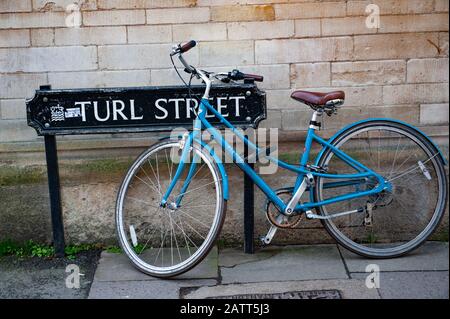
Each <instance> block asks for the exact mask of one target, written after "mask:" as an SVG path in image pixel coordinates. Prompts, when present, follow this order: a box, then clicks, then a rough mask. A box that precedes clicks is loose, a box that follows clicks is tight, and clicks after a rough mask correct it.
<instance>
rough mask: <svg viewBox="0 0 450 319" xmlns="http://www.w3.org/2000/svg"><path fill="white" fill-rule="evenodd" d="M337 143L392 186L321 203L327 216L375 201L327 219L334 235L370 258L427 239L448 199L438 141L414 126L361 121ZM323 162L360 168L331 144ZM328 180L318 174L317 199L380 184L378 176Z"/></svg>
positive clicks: (339, 168)
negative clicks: (346, 182)
mask: <svg viewBox="0 0 450 319" xmlns="http://www.w3.org/2000/svg"><path fill="white" fill-rule="evenodd" d="M333 144H334V146H336V147H338V148H339V149H340V150H342V151H344V152H345V153H347V154H348V155H350V156H352V157H353V158H354V159H355V160H357V161H359V162H360V163H362V164H363V165H365V166H366V167H368V168H370V169H372V170H373V171H375V172H377V173H378V174H380V175H381V176H383V177H384V178H385V180H387V181H388V182H390V183H391V185H392V190H391V191H383V192H382V193H379V194H376V195H372V196H367V197H363V198H357V199H353V200H349V201H345V202H339V203H334V204H331V205H326V206H323V207H320V208H319V209H318V212H319V214H321V215H325V216H326V215H331V214H333V213H338V212H344V211H351V210H355V209H358V208H361V207H366V205H368V204H369V205H371V206H372V207H373V209H372V210H371V212H370V210H369V212H367V211H366V212H364V213H355V214H350V215H346V216H341V217H337V218H331V219H328V220H324V221H323V224H324V226H325V228H326V229H327V231H328V232H329V233H330V234H331V236H332V237H334V238H335V239H336V240H337V241H338V242H339V243H340V244H341V245H342V246H344V247H345V248H347V249H349V250H351V251H353V252H355V253H357V254H359V255H362V256H365V257H369V258H390V257H397V256H401V255H404V254H406V253H408V252H410V251H412V250H413V249H415V248H417V247H418V246H419V245H421V244H422V243H424V242H425V240H426V239H427V238H428V237H429V236H430V235H431V234H432V233H433V231H434V230H435V229H436V227H437V226H438V224H439V222H440V221H441V219H442V217H443V215H444V211H445V206H446V202H447V177H446V174H445V168H444V164H443V162H442V159H441V158H440V155H439V154H438V151H437V150H436V148H435V147H434V145H433V144H432V143H430V141H429V140H428V139H426V138H425V137H424V136H423V135H422V134H421V133H419V132H418V131H416V130H414V129H413V128H411V127H409V126H407V125H403V124H400V123H397V122H393V121H372V122H366V123H361V124H359V125H356V126H354V127H352V128H350V129H348V130H346V131H344V132H343V133H341V134H340V135H339V136H338V137H337V138H336V139H335V140H334V142H333ZM319 165H320V166H321V167H327V168H328V169H329V171H330V172H333V173H338V174H349V173H355V170H354V169H352V168H351V167H350V166H348V165H347V164H345V163H343V162H342V161H341V160H339V159H338V158H337V156H336V155H335V154H334V153H333V152H331V151H330V150H328V151H326V152H325V153H324V155H323V156H322V157H321V159H320V160H319ZM328 182H330V181H329V180H327V179H326V178H318V180H317V187H316V188H315V196H316V200H317V201H322V200H324V199H327V198H331V197H335V196H339V195H344V194H347V193H354V192H359V191H366V190H370V189H373V188H375V187H376V186H377V181H376V179H373V178H368V179H365V180H362V181H361V182H360V183H356V184H353V185H350V186H345V187H338V188H331V187H327V186H326V185H327V183H328ZM328 185H330V184H328Z"/></svg>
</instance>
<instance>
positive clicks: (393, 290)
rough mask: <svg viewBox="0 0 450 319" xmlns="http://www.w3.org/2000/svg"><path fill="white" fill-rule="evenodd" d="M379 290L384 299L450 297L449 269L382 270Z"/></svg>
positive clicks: (356, 276) (359, 276) (358, 277)
mask: <svg viewBox="0 0 450 319" xmlns="http://www.w3.org/2000/svg"><path fill="white" fill-rule="evenodd" d="M365 276H366V275H365V274H361V273H357V274H352V278H354V279H360V278H361V279H364V278H365ZM379 292H380V295H381V298H383V299H448V296H449V294H448V271H425V272H382V273H381V274H380V288H379Z"/></svg>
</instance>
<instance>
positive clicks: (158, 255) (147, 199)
mask: <svg viewBox="0 0 450 319" xmlns="http://www.w3.org/2000/svg"><path fill="white" fill-rule="evenodd" d="M181 152H182V148H181V147H180V142H178V141H166V142H161V143H158V144H156V145H153V146H152V147H151V148H150V149H148V150H147V151H145V152H144V153H142V154H141V155H140V156H139V157H138V159H137V160H136V161H135V162H134V163H133V165H132V166H131V167H130V169H129V171H128V173H127V174H126V176H125V178H124V180H123V183H122V185H121V187H120V190H119V193H118V196H117V205H116V228H117V232H118V237H119V242H120V245H121V247H122V249H123V251H124V252H125V254H126V255H127V256H128V258H129V259H130V260H131V262H132V263H133V265H134V266H135V267H137V268H138V269H139V270H141V271H143V272H145V273H147V274H149V275H152V276H156V277H171V276H175V275H179V274H182V273H184V272H186V271H188V270H189V269H191V268H192V267H194V266H195V265H196V264H198V263H199V262H200V261H201V260H202V259H203V258H204V257H205V256H206V255H207V254H208V252H209V251H210V249H211V248H212V246H213V244H214V241H215V239H216V237H217V236H218V234H219V232H220V229H221V227H222V224H223V220H224V217H225V201H224V198H223V192H222V182H221V175H220V173H219V170H218V168H217V164H216V163H215V162H214V160H213V158H212V157H211V156H210V155H209V154H208V153H207V152H205V151H204V150H203V149H202V148H201V147H200V146H198V145H193V146H192V147H191V149H190V152H189V158H188V160H187V162H186V164H185V167H184V170H183V173H182V175H181V176H180V179H179V180H178V182H177V183H176V186H175V188H174V189H173V191H172V192H171V195H170V197H169V198H168V201H167V205H164V206H161V205H160V204H161V199H162V196H163V194H164V193H165V191H166V189H167V188H168V186H169V183H170V181H171V180H172V178H173V176H174V174H175V172H176V169H177V167H178V162H179V158H180V156H181ZM193 165H195V166H193ZM191 167H192V172H191V175H190V176H191V179H190V183H189V184H188V185H189V186H188V187H187V188H183V185H184V182H185V181H186V179H187V177H188V174H189V171H190V168H191ZM180 196H182V199H181V201H180V198H181V197H180Z"/></svg>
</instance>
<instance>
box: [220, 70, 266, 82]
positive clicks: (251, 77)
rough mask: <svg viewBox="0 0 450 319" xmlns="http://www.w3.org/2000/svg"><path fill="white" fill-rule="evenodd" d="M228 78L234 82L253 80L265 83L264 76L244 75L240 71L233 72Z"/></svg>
mask: <svg viewBox="0 0 450 319" xmlns="http://www.w3.org/2000/svg"><path fill="white" fill-rule="evenodd" d="M228 77H229V78H230V79H232V80H236V81H239V80H253V81H256V82H262V81H264V77H263V76H262V75H256V74H247V73H242V72H241V71H239V70H233V71H231V72H230V73H228Z"/></svg>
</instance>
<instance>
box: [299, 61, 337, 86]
mask: <svg viewBox="0 0 450 319" xmlns="http://www.w3.org/2000/svg"><path fill="white" fill-rule="evenodd" d="M291 81H292V87H294V88H298V89H301V88H307V87H318V86H330V84H331V66H330V63H309V64H293V65H292V67H291Z"/></svg>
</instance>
